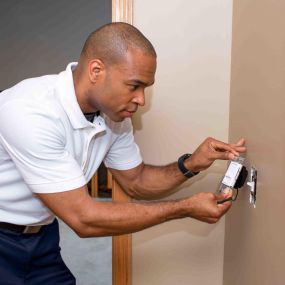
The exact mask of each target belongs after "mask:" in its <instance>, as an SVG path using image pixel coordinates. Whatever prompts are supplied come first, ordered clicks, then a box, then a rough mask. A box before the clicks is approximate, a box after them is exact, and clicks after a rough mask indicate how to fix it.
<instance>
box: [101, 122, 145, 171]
mask: <svg viewBox="0 0 285 285" xmlns="http://www.w3.org/2000/svg"><path fill="white" fill-rule="evenodd" d="M118 133H119V135H118V136H117V137H116V139H115V141H114V142H113V144H112V145H111V148H110V149H109V151H108V153H107V155H106V157H105V159H104V163H105V165H106V167H108V168H113V169H118V170H128V169H132V168H134V167H136V166H138V165H139V164H141V163H142V157H141V154H140V150H139V147H138V146H137V144H136V143H135V141H134V135H133V126H132V122H131V120H130V119H129V118H128V119H125V120H124V121H123V122H122V123H121V124H120V129H119V130H118Z"/></svg>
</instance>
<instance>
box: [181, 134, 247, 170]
mask: <svg viewBox="0 0 285 285" xmlns="http://www.w3.org/2000/svg"><path fill="white" fill-rule="evenodd" d="M244 152H246V147H245V139H243V138H242V139H240V140H239V141H238V142H237V143H236V144H227V143H224V142H221V141H218V140H216V139H214V138H207V139H206V140H205V141H204V142H203V143H202V144H200V145H199V147H198V148H197V149H196V150H195V151H194V152H193V154H192V155H191V157H190V158H188V159H187V160H185V162H184V163H185V167H186V168H187V169H189V170H191V171H193V172H198V171H201V170H205V169H207V168H208V167H210V166H211V165H212V163H213V162H214V161H215V160H216V159H222V160H231V159H234V158H235V157H237V156H239V155H240V153H244Z"/></svg>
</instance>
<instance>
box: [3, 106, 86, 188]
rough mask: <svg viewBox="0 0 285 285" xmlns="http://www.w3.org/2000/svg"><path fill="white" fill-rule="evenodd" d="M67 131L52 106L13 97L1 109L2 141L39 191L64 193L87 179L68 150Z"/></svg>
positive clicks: (26, 180) (84, 182) (32, 185)
mask: <svg viewBox="0 0 285 285" xmlns="http://www.w3.org/2000/svg"><path fill="white" fill-rule="evenodd" d="M64 134H65V130H64V128H63V125H62V123H61V121H60V119H59V118H57V117H56V115H55V114H53V112H52V110H51V108H49V107H48V106H41V107H40V108H39V107H38V106H37V107H35V104H32V103H25V102H20V100H11V101H9V102H8V103H6V104H5V105H4V106H1V108H0V143H1V144H2V146H3V148H4V149H5V150H6V152H7V153H8V155H9V156H10V157H11V159H12V161H13V163H14V164H15V165H16V167H17V169H18V171H19V172H20V174H21V176H22V178H23V180H24V181H25V183H26V184H27V186H28V187H29V188H30V189H31V190H32V191H33V192H35V193H55V192H63V191H68V190H72V189H76V188H79V187H82V186H83V185H85V184H86V180H85V178H84V175H83V173H82V170H81V169H80V167H79V165H78V163H77V162H76V161H75V159H74V158H73V156H72V155H71V154H70V153H69V152H68V151H67V150H66V149H65V144H66V141H65V140H66V139H65V135H64Z"/></svg>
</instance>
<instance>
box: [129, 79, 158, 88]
mask: <svg viewBox="0 0 285 285" xmlns="http://www.w3.org/2000/svg"><path fill="white" fill-rule="evenodd" d="M130 82H131V83H134V84H139V85H143V86H150V85H153V84H154V81H153V82H151V83H147V82H144V81H141V80H139V79H132V80H130Z"/></svg>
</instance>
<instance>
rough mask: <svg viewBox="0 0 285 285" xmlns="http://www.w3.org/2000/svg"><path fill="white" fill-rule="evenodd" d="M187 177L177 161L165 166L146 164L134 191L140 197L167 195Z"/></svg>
mask: <svg viewBox="0 0 285 285" xmlns="http://www.w3.org/2000/svg"><path fill="white" fill-rule="evenodd" d="M186 180H187V178H186V177H185V176H184V175H183V174H182V173H181V171H180V170H179V168H178V166H177V162H174V163H171V164H168V165H165V166H152V165H144V166H143V170H142V172H141V175H140V177H139V179H138V180H137V182H136V184H135V185H134V192H135V193H136V195H137V196H138V197H139V198H142V199H148V198H156V197H160V196H165V195H168V194H170V193H173V191H175V188H177V186H179V185H181V184H182V183H183V182H185V181H186Z"/></svg>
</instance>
